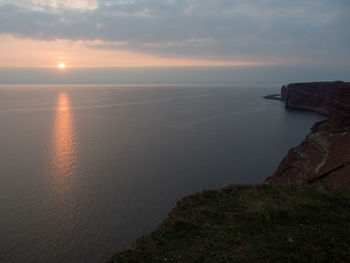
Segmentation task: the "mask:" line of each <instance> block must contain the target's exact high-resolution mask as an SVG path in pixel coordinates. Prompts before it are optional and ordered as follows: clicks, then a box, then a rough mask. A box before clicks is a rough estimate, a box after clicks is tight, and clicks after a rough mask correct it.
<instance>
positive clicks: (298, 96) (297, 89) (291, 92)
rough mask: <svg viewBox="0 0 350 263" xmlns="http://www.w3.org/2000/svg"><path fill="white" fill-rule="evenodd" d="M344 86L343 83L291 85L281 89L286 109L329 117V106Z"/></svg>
mask: <svg viewBox="0 0 350 263" xmlns="http://www.w3.org/2000/svg"><path fill="white" fill-rule="evenodd" d="M343 85H344V82H343V81H334V82H307V83H291V84H288V85H287V86H283V87H282V88H281V97H282V98H283V99H284V100H285V102H286V108H291V109H304V110H312V111H315V112H318V113H321V114H325V115H327V114H328V112H327V106H328V104H329V101H330V99H331V97H332V96H333V93H334V90H335V89H336V88H338V87H341V86H343Z"/></svg>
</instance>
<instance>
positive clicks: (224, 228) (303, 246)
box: [109, 185, 350, 262]
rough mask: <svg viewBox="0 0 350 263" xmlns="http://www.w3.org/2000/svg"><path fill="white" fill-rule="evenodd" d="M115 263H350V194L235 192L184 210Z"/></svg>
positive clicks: (273, 189) (198, 198) (280, 189)
mask: <svg viewBox="0 0 350 263" xmlns="http://www.w3.org/2000/svg"><path fill="white" fill-rule="evenodd" d="M109 262H350V191H349V190H347V191H334V190H327V189H322V188H316V187H311V186H265V185H255V186H247V185H231V186H228V187H226V188H224V189H221V190H216V191H204V192H202V193H199V194H195V195H191V196H188V197H186V198H184V199H182V200H181V201H179V202H178V204H177V206H176V208H175V209H174V210H173V211H172V212H171V213H170V215H169V217H168V218H167V219H166V220H165V221H164V223H163V224H162V225H161V226H160V227H159V228H158V229H156V230H155V231H154V232H152V233H151V234H150V235H148V236H146V237H142V238H140V239H139V240H138V241H137V242H136V243H135V244H134V246H133V248H132V249H129V250H127V251H124V252H121V253H118V254H116V255H115V256H114V257H113V258H112V259H110V261H109Z"/></svg>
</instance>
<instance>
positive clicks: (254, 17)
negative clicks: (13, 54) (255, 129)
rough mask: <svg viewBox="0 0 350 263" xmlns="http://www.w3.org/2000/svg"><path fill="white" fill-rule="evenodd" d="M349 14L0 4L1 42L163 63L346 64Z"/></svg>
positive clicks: (117, 2) (334, 4)
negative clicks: (80, 45) (61, 45)
mask: <svg viewBox="0 0 350 263" xmlns="http://www.w3.org/2000/svg"><path fill="white" fill-rule="evenodd" d="M71 2H75V3H76V4H74V5H72V4H69V3H71ZM349 11H350V2H349V1H347V0H318V1H316V0H303V1H302V0H296V1H280V0H261V1H253V0H251V1H248V0H216V1H215V0H178V1H175V0H138V1H133V0H114V1H112V0H100V1H97V0H96V1H95V0H81V1H70V2H69V1H65V0H64V1H63V0H62V1H59V0H51V1H42V0H36V1H34V0H32V1H30V0H24V1H20V0H16V1H7V0H5V1H2V4H1V5H0V34H10V35H13V36H16V37H22V38H31V39H41V40H48V41H50V40H55V39H69V40H73V41H86V43H87V44H86V45H87V46H89V47H90V48H95V49H116V50H128V51H138V52H144V53H149V54H155V55H159V56H166V57H196V58H205V59H227V60H234V59H240V60H242V59H248V60H249V59H252V60H286V61H287V60H291V61H292V60H293V61H299V62H301V63H331V62H333V63H345V64H346V63H348V64H349V61H350V52H349V48H348V43H349V41H350V30H349V25H350V18H349V16H348V14H349Z"/></svg>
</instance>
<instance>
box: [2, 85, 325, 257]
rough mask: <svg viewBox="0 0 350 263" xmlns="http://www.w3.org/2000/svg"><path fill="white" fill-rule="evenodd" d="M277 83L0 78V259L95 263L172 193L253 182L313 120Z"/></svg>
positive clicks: (151, 223)
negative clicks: (288, 103)
mask: <svg viewBox="0 0 350 263" xmlns="http://www.w3.org/2000/svg"><path fill="white" fill-rule="evenodd" d="M278 91H279V88H278V87H229V86H161V85H158V86H151V85H148V86H140V85H139V86H127V85H124V86H117V85H91V86H88V85H39V86H35V85H27V86H15V85H9V86H6V85H3V86H0V145H1V148H0V193H1V195H0V261H1V262H103V261H104V260H105V259H106V258H108V257H109V256H111V255H112V254H113V253H114V252H117V251H119V250H122V249H125V248H127V247H128V246H129V245H130V244H131V243H132V242H133V241H135V240H136V239H137V238H138V237H139V236H140V235H142V234H146V233H148V232H150V231H151V230H152V229H154V228H155V227H156V226H157V225H158V224H159V223H160V222H161V221H162V220H163V219H164V218H165V217H166V215H167V214H168V212H169V211H170V209H171V208H172V207H173V206H174V205H175V203H176V201H177V200H178V199H180V198H181V197H183V196H185V195H188V194H191V193H194V192H196V191H201V190H203V189H212V188H218V187H222V186H225V185H227V184H228V183H258V182H261V181H263V180H264V179H265V178H266V177H267V176H270V175H271V174H272V173H273V172H274V170H275V169H276V168H277V166H278V164H279V162H280V161H281V159H282V158H283V157H284V155H285V154H286V153H287V151H288V149H289V148H291V147H292V146H295V145H297V144H299V143H300V142H301V140H302V139H303V138H304V137H305V136H306V135H307V133H308V132H309V129H310V127H311V126H312V124H313V123H314V122H315V121H318V120H321V119H323V118H324V117H322V116H320V115H317V114H313V113H300V112H288V111H286V110H285V109H284V107H283V104H282V103H280V102H278V101H272V100H265V99H262V98H261V96H263V95H266V94H269V93H277V92H278Z"/></svg>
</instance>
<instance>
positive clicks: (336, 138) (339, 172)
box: [265, 83, 350, 189]
mask: <svg viewBox="0 0 350 263" xmlns="http://www.w3.org/2000/svg"><path fill="white" fill-rule="evenodd" d="M337 85H338V84H337ZM288 86H289V85H288ZM288 86H287V87H288ZM310 87H314V84H311V85H310ZM292 90H293V88H292ZM309 90H310V92H311V90H313V88H310V89H309ZM287 92H288V91H287ZM292 92H295V89H294V91H292ZM316 93H317V94H318V95H317V96H315V97H314V98H312V95H311V93H309V94H307V98H306V100H304V102H306V101H308V102H309V103H310V102H311V103H312V105H314V106H316V107H318V106H319V105H324V103H328V107H327V111H328V112H329V117H328V120H326V121H323V122H319V123H316V124H315V125H314V126H313V128H312V132H311V133H310V134H309V135H308V136H307V137H306V139H305V140H304V141H303V142H302V143H301V144H300V145H299V146H297V147H295V148H293V149H291V150H290V151H289V152H288V154H287V156H286V157H285V158H284V159H283V161H282V162H281V164H280V165H279V167H278V169H277V171H276V172H275V173H274V175H273V176H271V177H269V178H268V179H267V180H266V181H265V182H266V183H268V184H289V183H293V184H304V183H308V184H326V185H328V186H329V187H332V188H337V189H338V188H349V187H350V85H349V84H346V83H342V85H338V86H337V87H334V88H333V91H331V93H332V95H331V98H330V99H329V100H328V102H326V99H321V98H320V97H321V96H320V94H325V95H326V94H329V90H328V91H327V90H326V88H324V89H323V88H321V91H317V92H316ZM292 94H293V93H292ZM300 94H301V93H300V92H299V93H298V96H299V95H300ZM324 98H325V97H324ZM298 101H301V100H298ZM298 101H297V100H293V103H296V102H298ZM304 102H303V103H302V104H304ZM308 105H310V104H308ZM322 107H323V106H322Z"/></svg>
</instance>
